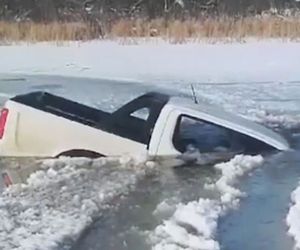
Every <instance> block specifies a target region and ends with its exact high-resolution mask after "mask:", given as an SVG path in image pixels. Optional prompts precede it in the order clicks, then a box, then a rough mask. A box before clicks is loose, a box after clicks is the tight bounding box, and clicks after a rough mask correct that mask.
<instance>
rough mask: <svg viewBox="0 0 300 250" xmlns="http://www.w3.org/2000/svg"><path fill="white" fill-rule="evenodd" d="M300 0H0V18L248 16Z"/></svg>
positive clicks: (293, 5) (287, 6) (294, 6)
mask: <svg viewBox="0 0 300 250" xmlns="http://www.w3.org/2000/svg"><path fill="white" fill-rule="evenodd" d="M299 7H300V0H0V20H5V21H34V22H51V21H84V20H91V19H97V20H106V21H109V20H116V19H119V18H124V17H126V18H131V17H141V18H150V19H153V18H160V17H164V18H173V17H174V18H181V19H184V18H186V17H195V18H199V17H203V16H208V15H209V16H222V15H228V16H248V15H257V14H258V15H259V14H261V13H262V12H264V11H268V10H272V12H275V13H278V12H280V11H281V10H286V9H289V10H298V8H299Z"/></svg>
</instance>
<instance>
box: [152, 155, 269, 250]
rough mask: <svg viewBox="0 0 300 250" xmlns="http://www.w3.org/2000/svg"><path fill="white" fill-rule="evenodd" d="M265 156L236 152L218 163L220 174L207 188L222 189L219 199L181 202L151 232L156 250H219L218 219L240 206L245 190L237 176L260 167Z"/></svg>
mask: <svg viewBox="0 0 300 250" xmlns="http://www.w3.org/2000/svg"><path fill="white" fill-rule="evenodd" d="M262 163H263V158H262V157H261V156H260V155H258V156H247V155H237V156H236V157H234V158H233V159H232V160H230V161H228V162H225V163H220V164H217V165H215V168H216V169H217V170H219V171H221V177H220V178H219V179H218V180H217V181H216V182H215V183H214V184H209V185H207V186H206V188H213V189H215V190H216V191H218V192H219V194H220V198H219V199H216V200H212V199H203V198H200V199H199V200H198V201H192V202H189V203H187V204H182V203H180V204H178V205H177V206H176V210H175V212H174V214H173V215H172V216H171V218H170V219H168V220H165V221H164V222H163V223H162V224H161V225H159V226H157V227H156V229H155V230H154V232H152V233H150V236H149V238H150V242H151V244H153V247H152V249H153V250H169V249H170V250H180V249H185V250H219V249H220V246H219V243H218V242H217V240H216V231H217V226H218V219H219V218H220V217H221V216H223V215H224V214H226V212H227V211H228V210H230V209H235V208H237V206H238V204H239V201H240V199H241V198H242V197H243V195H244V194H243V193H242V192H241V191H240V190H239V189H237V188H235V187H234V184H236V182H237V181H238V178H239V177H241V176H243V175H245V174H246V173H247V172H249V171H251V170H252V169H253V168H256V167H258V166H260V165H261V164H262Z"/></svg>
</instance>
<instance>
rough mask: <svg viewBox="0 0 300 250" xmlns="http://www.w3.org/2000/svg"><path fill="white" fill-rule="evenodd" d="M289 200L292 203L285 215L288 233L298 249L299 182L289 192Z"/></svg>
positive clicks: (299, 233) (299, 236)
mask: <svg viewBox="0 0 300 250" xmlns="http://www.w3.org/2000/svg"><path fill="white" fill-rule="evenodd" d="M291 201H292V204H291V206H290V209H289V212H288V215H287V217H286V223H287V225H288V228H289V229H288V234H289V235H290V236H291V237H293V239H294V240H295V248H296V249H300V216H299V215H300V184H299V186H298V187H297V189H295V190H294V191H293V193H292V194H291Z"/></svg>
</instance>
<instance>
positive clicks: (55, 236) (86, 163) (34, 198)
mask: <svg viewBox="0 0 300 250" xmlns="http://www.w3.org/2000/svg"><path fill="white" fill-rule="evenodd" d="M120 162H122V165H120ZM133 162H135V161H134V160H132V159H129V158H126V159H121V160H120V159H99V160H87V159H81V160H79V159H67V158H66V159H60V160H46V161H45V162H43V163H42V166H41V169H42V170H40V171H37V172H35V173H33V174H32V175H31V176H30V177H29V179H28V181H27V183H26V184H22V185H15V186H12V187H10V188H9V189H7V190H6V191H5V192H4V193H3V194H2V196H0V221H1V223H0V249H1V250H17V249H18V250H40V249H43V250H46V249H62V246H66V245H67V244H68V243H69V244H71V243H72V242H73V241H74V240H75V239H76V237H78V236H79V234H80V233H81V231H82V230H83V229H85V228H86V227H87V226H88V225H90V224H91V222H92V221H93V219H94V218H97V217H99V216H100V215H101V212H103V211H104V210H105V209H107V208H113V207H115V206H117V205H118V203H119V202H120V201H121V200H122V197H123V196H124V195H126V193H127V192H129V191H130V190H131V189H132V188H133V187H134V185H135V183H136V182H137V181H138V180H139V178H141V177H142V176H144V175H145V174H146V170H145V168H144V167H143V164H142V163H141V162H140V165H133V164H132V163H133ZM133 166H134V167H133ZM61 244H63V245H61Z"/></svg>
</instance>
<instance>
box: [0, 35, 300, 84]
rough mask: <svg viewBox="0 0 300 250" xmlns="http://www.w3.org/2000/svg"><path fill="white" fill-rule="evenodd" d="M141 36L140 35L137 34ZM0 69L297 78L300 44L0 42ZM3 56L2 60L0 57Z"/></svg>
mask: <svg viewBox="0 0 300 250" xmlns="http://www.w3.org/2000/svg"><path fill="white" fill-rule="evenodd" d="M137 41H139V40H137ZM0 55H1V59H2V60H1V62H0V73H3V74H7V73H21V74H22V73H23V74H48V75H64V76H82V77H93V78H108V79H117V80H118V79H123V80H126V79H132V80H136V81H142V82H145V81H148V82H155V81H157V80H158V81H161V80H164V81H166V80H169V81H174V80H175V81H194V82H195V81H202V82H239V81H241V82H245V81H247V82H250V81H258V82H264V81H276V82H280V81H297V80H300V73H299V70H298V69H299V67H300V61H299V58H300V44H299V43H296V42H281V41H276V40H274V41H259V42H255V41H253V42H248V43H232V44H207V43H188V44H183V45H172V44H169V43H167V42H164V41H161V40H154V41H152V42H151V41H148V42H138V44H136V45H135V44H134V45H132V44H126V43H122V42H117V41H115V42H113V41H100V42H97V41H92V42H84V43H83V42H78V43H76V42H70V43H66V44H60V45H58V46H56V45H55V44H51V43H37V44H18V45H9V46H0ZM3 59H4V60H3Z"/></svg>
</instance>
